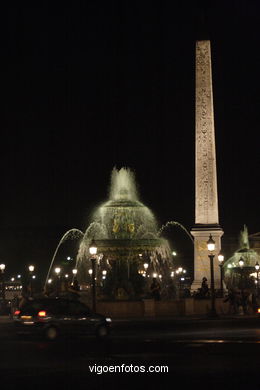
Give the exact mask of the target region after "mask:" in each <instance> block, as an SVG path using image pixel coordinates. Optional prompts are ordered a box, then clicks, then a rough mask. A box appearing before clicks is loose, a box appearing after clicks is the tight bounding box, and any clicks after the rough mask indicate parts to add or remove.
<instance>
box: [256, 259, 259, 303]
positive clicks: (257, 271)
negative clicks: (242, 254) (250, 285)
mask: <svg viewBox="0 0 260 390" xmlns="http://www.w3.org/2000/svg"><path fill="white" fill-rule="evenodd" d="M259 268H260V265H259V264H258V261H257V262H256V263H255V270H256V294H257V297H258V295H259V294H258V291H259Z"/></svg>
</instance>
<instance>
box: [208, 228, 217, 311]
mask: <svg viewBox="0 0 260 390" xmlns="http://www.w3.org/2000/svg"><path fill="white" fill-rule="evenodd" d="M207 247H208V251H209V255H208V256H209V259H210V290H211V294H210V298H211V313H210V315H211V316H212V317H216V316H217V313H216V306H215V281H214V263H213V261H214V257H215V255H214V254H213V252H214V250H215V241H214V240H213V238H212V235H211V234H210V236H209V239H208V241H207Z"/></svg>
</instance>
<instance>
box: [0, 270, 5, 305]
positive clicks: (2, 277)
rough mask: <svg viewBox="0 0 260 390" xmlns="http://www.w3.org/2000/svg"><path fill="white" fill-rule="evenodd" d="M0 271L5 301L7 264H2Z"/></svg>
mask: <svg viewBox="0 0 260 390" xmlns="http://www.w3.org/2000/svg"><path fill="white" fill-rule="evenodd" d="M0 271H1V284H2V299H3V301H4V300H5V278H4V272H5V264H0Z"/></svg>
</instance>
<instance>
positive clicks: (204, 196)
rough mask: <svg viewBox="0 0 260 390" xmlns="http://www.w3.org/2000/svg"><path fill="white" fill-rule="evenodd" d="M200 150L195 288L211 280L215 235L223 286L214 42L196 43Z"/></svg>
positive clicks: (217, 281) (197, 154) (216, 273)
mask: <svg viewBox="0 0 260 390" xmlns="http://www.w3.org/2000/svg"><path fill="white" fill-rule="evenodd" d="M195 116H196V137H195V141H196V151H195V226H194V228H193V229H192V230H191V234H192V235H193V237H194V281H193V284H192V290H193V291H194V290H197V289H198V288H199V287H201V281H202V278H203V277H204V276H205V277H206V278H207V279H208V282H209V283H210V260H209V257H208V254H209V253H208V250H207V241H208V239H209V235H210V234H211V235H212V237H213V239H214V241H215V243H216V249H215V252H214V253H215V257H214V280H215V287H216V288H219V287H220V268H219V265H218V254H219V252H220V250H221V236H222V235H223V230H222V229H221V227H220V226H219V216H218V191H217V169H216V147H215V129H214V110H213V91H212V74H211V51H210V41H197V42H196V112H195Z"/></svg>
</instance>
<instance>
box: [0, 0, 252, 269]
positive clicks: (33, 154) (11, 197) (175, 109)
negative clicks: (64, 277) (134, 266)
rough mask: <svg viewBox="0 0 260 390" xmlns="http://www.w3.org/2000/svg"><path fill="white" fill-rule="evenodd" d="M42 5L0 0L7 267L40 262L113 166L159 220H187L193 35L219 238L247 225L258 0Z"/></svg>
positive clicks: (2, 215) (190, 218)
mask: <svg viewBox="0 0 260 390" xmlns="http://www.w3.org/2000/svg"><path fill="white" fill-rule="evenodd" d="M52 3H53V2H41V3H40V4H39V2H34V4H33V5H32V4H30V3H27V2H26V1H25V2H19V3H18V2H17V4H15V3H14V2H12V3H11V4H10V5H9V6H8V5H6V6H5V8H4V9H2V16H3V19H4V20H3V26H4V30H3V31H4V34H3V36H2V37H3V39H2V47H1V52H2V65H3V66H4V70H3V73H2V81H3V85H2V87H1V90H2V96H3V99H4V116H3V118H2V126H1V128H2V130H1V153H0V159H1V183H2V186H1V208H0V210H1V211H0V229H1V237H2V240H1V239H0V260H1V261H3V262H5V263H6V264H7V268H8V267H9V270H10V272H16V269H17V270H18V268H19V272H22V271H23V269H24V267H25V266H27V264H29V263H35V264H39V267H43V268H44V267H45V268H46V267H47V265H49V262H50V260H51V256H52V254H53V252H54V250H55V247H56V245H57V243H58V241H59V239H60V238H61V236H62V235H63V234H64V233H65V231H66V230H67V229H70V228H72V227H77V228H79V229H82V230H85V229H86V227H87V226H88V222H89V215H90V213H91V211H92V210H93V208H94V207H96V206H98V205H99V204H100V202H102V201H104V200H106V199H107V193H108V187H109V181H110V173H111V170H112V168H113V167H114V166H117V167H118V168H120V167H122V166H128V167H130V168H132V169H133V170H134V171H135V174H136V180H137V182H138V185H139V190H140V198H141V200H142V201H143V202H144V203H145V204H146V205H147V206H149V207H150V208H151V209H152V210H153V212H154V213H155V215H156V216H157V218H158V220H159V223H161V224H164V223H166V222H167V221H169V220H174V221H178V222H180V223H182V224H183V225H185V226H186V228H187V229H191V228H192V226H193V225H194V180H195V178H194V158H195V156H194V151H195V144H194V135H195V41H196V40H197V39H210V40H211V47H212V63H213V92H214V106H215V128H216V148H217V163H218V190H219V212H220V224H221V226H222V228H223V230H224V231H225V236H226V237H228V236H229V235H230V236H232V235H234V236H236V235H238V234H239V231H240V230H241V229H242V227H243V224H246V225H247V226H248V229H249V233H255V232H258V231H260V225H259V199H260V197H259V140H260V137H259V131H260V99H259V91H260V75H259V69H260V50H259V47H260V39H259V38H260V4H259V2H258V1H249V0H244V1H242V0H236V1H212V2H205V4H206V6H205V5H204V2H203V1H200V2H193V5H192V6H188V5H187V4H185V3H184V2H162V1H157V2H154V3H153V2H140V1H96V0H93V1H91V0H89V1H81V2H78V1H71V2H67V3H66V2H65V3H63V5H62V6H61V7H57V6H56V7H55V6H54V5H53V4H52ZM168 3H169V4H170V3H174V4H175V5H171V6H170V5H169V4H168ZM178 3H179V4H178ZM177 230H178V229H172V230H171V232H170V233H169V234H170V235H171V237H170V239H171V240H172V241H173V243H174V245H175V246H176V247H177V249H178V251H179V252H180V253H184V254H185V256H186V255H187V254H189V253H191V252H192V248H191V245H190V242H189V240H188V239H187V237H185V239H184V238H183V232H178V231H177ZM178 240H179V241H178ZM46 264H47V265H46Z"/></svg>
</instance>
